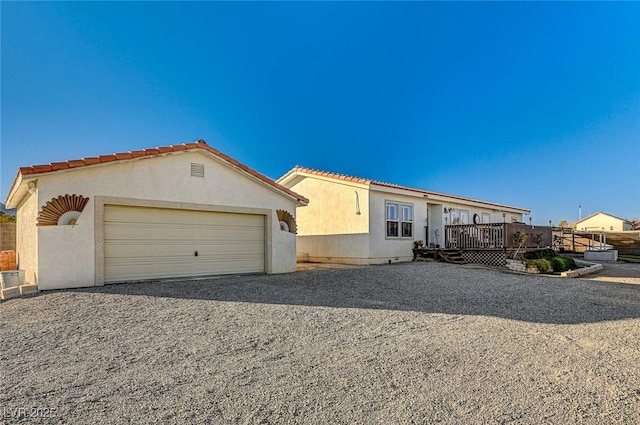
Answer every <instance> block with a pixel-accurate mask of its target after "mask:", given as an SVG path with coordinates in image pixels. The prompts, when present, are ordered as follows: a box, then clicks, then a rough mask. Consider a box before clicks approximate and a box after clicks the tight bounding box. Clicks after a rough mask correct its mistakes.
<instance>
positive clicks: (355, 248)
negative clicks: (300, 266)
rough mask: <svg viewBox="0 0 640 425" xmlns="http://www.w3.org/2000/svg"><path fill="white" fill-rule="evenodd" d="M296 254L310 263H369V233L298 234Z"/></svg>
mask: <svg viewBox="0 0 640 425" xmlns="http://www.w3.org/2000/svg"><path fill="white" fill-rule="evenodd" d="M298 255H299V256H300V257H301V258H303V259H304V260H305V261H310V262H312V263H316V262H317V263H345V264H369V263H370V261H369V234H367V233H356V234H346V235H308V236H298Z"/></svg>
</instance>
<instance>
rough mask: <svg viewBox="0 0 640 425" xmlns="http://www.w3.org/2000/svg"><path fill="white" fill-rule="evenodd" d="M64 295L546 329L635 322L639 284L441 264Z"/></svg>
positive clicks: (151, 285)
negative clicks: (450, 318)
mask: <svg viewBox="0 0 640 425" xmlns="http://www.w3.org/2000/svg"><path fill="white" fill-rule="evenodd" d="M72 291H73V292H89V293H105V294H117V295H127V296H128V295H139V296H151V297H168V298H179V299H193V300H212V301H229V302H245V303H261V304H281V305H303V306H322V307H338V308H364V309H387V310H403V311H417V312H424V313H444V314H455V315H480V316H495V317H501V318H505V319H513V320H521V321H525V322H534V323H554V324H577V323H594V322H602V321H609V320H620V319H635V318H640V285H625V284H617V283H611V282H597V281H590V280H584V279H560V278H546V277H537V276H523V275H514V274H508V273H504V272H501V271H497V270H490V269H482V268H474V267H473V266H463V267H460V266H453V265H449V264H442V263H405V264H393V265H383V266H368V267H359V268H350V269H316V270H307V271H302V272H297V273H292V274H285V275H252V276H230V277H224V278H212V279H204V280H183V281H176V280H172V281H148V282H139V283H124V284H115V285H107V286H104V287H97V288H86V289H76V290H72Z"/></svg>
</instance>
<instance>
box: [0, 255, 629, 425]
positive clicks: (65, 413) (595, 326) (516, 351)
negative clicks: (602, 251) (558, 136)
mask: <svg viewBox="0 0 640 425" xmlns="http://www.w3.org/2000/svg"><path fill="white" fill-rule="evenodd" d="M0 318H1V320H0V322H1V324H0V344H1V345H0V364H1V368H2V369H1V370H0V372H1V373H0V375H1V376H2V381H1V387H0V408H2V409H3V410H2V411H1V412H0V413H2V414H3V417H2V420H0V422H2V421H4V422H5V423H14V422H18V420H16V419H15V417H14V415H15V413H16V412H22V413H26V415H27V416H31V415H33V416H34V417H33V418H26V419H24V420H23V421H22V422H21V423H49V422H50V423H69V424H89V423H91V424H96V423H112V424H123V423H136V424H137V423H162V424H172V423H174V424H200V423H212V424H218V423H232V424H236V423H237V424H269V423H274V424H275V423H278V424H280V423H305V424H319V423H330V424H340V423H359V424H360V423H373V424H389V423H400V424H405V423H416V424H423V423H452V424H460V423H473V424H476V423H495V424H506V423H518V424H545V423H548V424H572V423H575V424H598V425H600V424H637V423H640V285H625V284H619V283H611V282H598V281H592V280H586V279H553V278H544V277H536V276H525V275H514V274H508V273H503V272H500V271H496V270H490V269H485V268H480V267H474V266H471V265H467V266H454V265H449V264H442V263H405V264H394V265H384V266H369V267H348V268H336V269H331V268H326V269H325V268H320V269H311V270H306V271H302V272H298V273H294V274H289V275H272V276H266V275H259V276H243V277H227V278H219V279H208V280H198V281H173V282H150V283H138V284H121V285H111V286H105V287H102V288H91V289H80V290H69V291H54V292H46V293H41V294H39V295H37V296H34V297H31V298H24V299H15V300H11V301H8V302H4V303H2V304H0ZM36 408H40V410H37V409H36ZM20 409H24V410H23V411H21V410H20ZM46 409H49V410H46ZM54 415H55V418H50V416H54ZM46 416H49V417H46Z"/></svg>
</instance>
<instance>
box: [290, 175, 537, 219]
mask: <svg viewBox="0 0 640 425" xmlns="http://www.w3.org/2000/svg"><path fill="white" fill-rule="evenodd" d="M294 172H299V173H305V174H311V175H315V176H320V177H328V178H332V179H336V180H343V181H348V182H351V183H358V184H366V185H374V186H382V187H389V188H392V189H401V190H408V191H411V192H416V193H421V194H423V195H433V196H443V197H447V198H452V199H457V200H460V201H467V202H476V203H480V204H486V205H490V206H493V207H503V208H510V209H515V210H520V211H529V210H528V209H526V208H520V207H513V206H510V205H503V204H497V203H495V202H487V201H480V200H478V199H472V198H465V197H462V196H456V195H449V194H446V193H438V192H432V191H429V190H423V189H416V188H413V187H408V186H402V185H399V184H394V183H386V182H382V181H379V180H371V179H365V178H362V177H353V176H348V175H345V174H338V173H330V172H326V171H320V170H314V169H312V168H305V167H301V166H299V165H296V166H295V167H294V168H293V169H292V170H291V171H289V173H287V174H290V173H294Z"/></svg>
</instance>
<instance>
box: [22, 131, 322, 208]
mask: <svg viewBox="0 0 640 425" xmlns="http://www.w3.org/2000/svg"><path fill="white" fill-rule="evenodd" d="M195 149H202V150H205V151H207V152H209V153H211V154H213V155H215V156H217V157H218V158H220V159H222V160H224V161H226V162H228V163H230V164H232V165H234V166H235V167H237V168H239V169H241V170H242V171H244V172H245V173H247V174H250V175H252V176H253V177H255V178H257V179H259V180H261V181H263V182H264V183H266V184H268V185H270V186H272V187H274V188H276V189H278V190H279V191H281V192H285V193H286V194H288V195H289V196H292V197H294V198H295V199H297V200H300V201H302V202H303V203H309V200H308V199H307V198H305V197H304V196H302V195H299V194H297V193H295V192H294V191H292V190H291V189H289V188H286V187H284V186H282V185H281V184H278V183H276V182H275V181H273V180H271V179H270V178H268V177H266V176H264V175H262V174H260V173H258V172H257V171H254V170H252V169H251V168H249V167H247V166H246V165H244V164H242V163H240V162H238V161H236V160H235V159H233V158H231V157H230V156H228V155H225V154H223V153H222V152H220V151H219V150H217V149H214V148H212V147H211V146H209V145H208V144H207V143H206V142H205V141H204V140H198V141H196V142H192V143H183V144H181V145H171V146H163V147H156V148H150V149H143V150H138V151H129V152H120V153H114V154H111V155H98V156H95V157H90V158H82V159H72V160H69V161H64V162H52V163H49V164H41V165H32V166H30V167H20V169H19V171H18V174H22V175H23V176H28V175H31V174H42V173H50V172H54V171H60V170H68V169H72V168H78V167H87V166H91V165H97V164H102V163H107V162H114V161H126V160H130V159H136V158H142V157H145V156H155V155H162V154H165V153H171V152H180V151H186V150H195ZM14 183H15V182H14Z"/></svg>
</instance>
